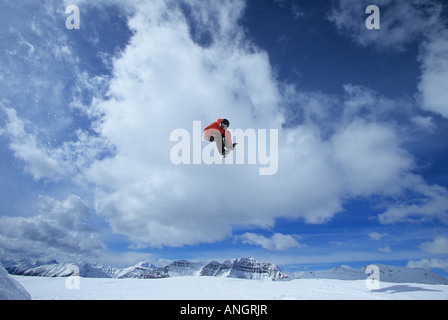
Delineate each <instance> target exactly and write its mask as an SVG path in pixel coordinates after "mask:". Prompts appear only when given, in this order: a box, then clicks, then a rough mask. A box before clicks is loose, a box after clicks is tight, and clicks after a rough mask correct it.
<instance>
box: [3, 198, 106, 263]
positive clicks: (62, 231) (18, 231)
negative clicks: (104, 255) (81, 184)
mask: <svg viewBox="0 0 448 320" xmlns="http://www.w3.org/2000/svg"><path fill="white" fill-rule="evenodd" d="M89 217H90V213H89V208H88V206H87V204H86V203H85V202H84V201H83V200H82V199H81V198H79V197H78V196H75V195H69V196H68V197H67V199H65V200H63V201H58V200H55V199H53V198H48V197H42V198H41V208H40V213H39V214H38V215H35V216H31V217H7V216H1V217H0V243H1V247H2V248H3V254H4V255H12V256H16V257H17V256H20V257H34V258H42V257H47V258H52V257H64V258H67V257H72V258H73V257H77V256H84V257H89V256H90V257H92V256H95V255H96V254H97V253H99V252H101V251H102V250H104V249H105V246H104V244H103V243H102V242H101V241H100V240H99V239H98V235H97V233H96V232H95V230H93V229H92V228H91V227H90V226H89V225H88V224H87V220H88V218H89Z"/></svg>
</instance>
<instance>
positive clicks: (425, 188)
mask: <svg viewBox="0 0 448 320" xmlns="http://www.w3.org/2000/svg"><path fill="white" fill-rule="evenodd" d="M419 180H421V179H418V177H415V187H414V188H412V191H413V192H415V194H414V197H412V198H411V200H408V201H403V202H402V203H400V204H399V205H391V206H390V207H389V208H388V209H387V210H386V211H385V212H384V213H382V214H380V215H379V216H378V218H379V221H380V223H383V224H392V223H398V222H410V221H441V222H443V223H445V224H446V223H448V190H447V189H446V188H444V187H441V186H438V185H432V186H429V185H426V184H424V183H423V181H419ZM409 202H410V203H409Z"/></svg>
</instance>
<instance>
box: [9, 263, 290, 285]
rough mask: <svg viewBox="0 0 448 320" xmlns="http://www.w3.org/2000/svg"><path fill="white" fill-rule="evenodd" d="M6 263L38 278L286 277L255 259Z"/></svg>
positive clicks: (14, 270) (12, 269) (11, 269)
mask: <svg viewBox="0 0 448 320" xmlns="http://www.w3.org/2000/svg"><path fill="white" fill-rule="evenodd" d="M2 264H3V266H4V267H5V269H6V270H7V271H8V272H9V273H10V274H12V275H24V276H39V277H68V276H72V275H75V276H76V275H79V276H81V277H84V278H120V279H123V278H136V279H158V278H168V277H178V276H213V277H230V278H240V279H253V280H285V279H287V278H288V275H286V274H284V273H283V272H282V271H281V270H280V268H278V267H277V266H276V265H273V264H271V263H266V262H260V261H257V260H256V259H254V258H239V259H230V260H226V261H224V262H223V263H219V262H217V261H211V262H209V263H206V264H204V263H197V262H191V261H187V260H178V261H174V262H172V263H170V264H168V265H166V266H163V267H156V266H155V265H153V264H151V263H148V262H141V263H138V264H136V265H134V266H131V267H128V268H116V267H111V266H102V265H93V264H90V263H87V262H78V263H58V262H57V261H55V260H51V261H48V262H40V261H37V262H36V263H32V262H30V261H29V260H21V261H19V262H15V261H13V260H3V261H2Z"/></svg>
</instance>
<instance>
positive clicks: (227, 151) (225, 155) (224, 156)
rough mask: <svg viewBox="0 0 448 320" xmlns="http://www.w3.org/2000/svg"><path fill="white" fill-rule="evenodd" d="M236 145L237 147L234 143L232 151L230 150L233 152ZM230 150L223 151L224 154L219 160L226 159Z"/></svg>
mask: <svg viewBox="0 0 448 320" xmlns="http://www.w3.org/2000/svg"><path fill="white" fill-rule="evenodd" d="M237 145H238V143H234V144H233V149H232V150H234V149H235V148H236V146H237ZM232 150H225V153H224V155H223V156H221V159H225V158H226V157H227V155H228V154H229V153H230V152H232Z"/></svg>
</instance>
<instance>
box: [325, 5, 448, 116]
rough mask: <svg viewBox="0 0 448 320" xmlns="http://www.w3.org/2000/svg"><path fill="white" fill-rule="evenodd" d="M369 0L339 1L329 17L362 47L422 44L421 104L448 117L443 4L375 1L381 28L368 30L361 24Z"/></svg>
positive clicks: (397, 47)
mask: <svg viewBox="0 0 448 320" xmlns="http://www.w3.org/2000/svg"><path fill="white" fill-rule="evenodd" d="M370 4H371V2H369V1H357V0H338V1H336V2H335V4H334V6H333V7H332V10H331V12H330V14H329V20H330V21H331V22H333V23H334V24H335V26H336V27H337V28H338V30H339V31H340V32H341V33H342V34H345V35H348V36H349V37H351V38H352V39H353V40H354V41H355V42H356V43H358V44H359V45H362V46H372V47H374V48H377V49H379V50H393V51H402V50H405V49H406V47H407V45H408V44H411V43H414V42H418V43H420V51H421V52H420V55H419V58H418V59H419V61H420V62H421V63H422V66H421V69H422V75H421V77H420V83H419V85H418V88H419V95H420V98H419V100H420V105H421V108H422V109H424V110H428V111H432V112H434V113H437V114H440V115H442V116H443V117H445V118H447V117H448V102H447V101H448V96H447V95H448V93H447V92H448V84H447V81H446V80H445V79H447V77H448V67H447V66H448V58H447V55H446V51H447V50H448V40H447V39H448V35H447V31H446V21H445V20H444V18H443V14H442V10H443V6H442V4H441V3H439V2H438V1H433V0H432V1H426V2H425V4H424V5H422V4H421V1H417V0H414V1H398V0H381V1H377V2H376V3H375V4H376V5H377V6H378V7H379V8H380V12H381V29H380V30H368V29H367V28H366V27H365V26H364V23H362V22H363V21H364V20H365V19H366V18H367V15H365V14H364V12H365V8H366V7H367V6H368V5H370ZM422 40H423V41H422Z"/></svg>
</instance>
